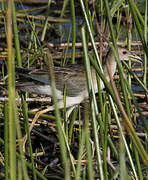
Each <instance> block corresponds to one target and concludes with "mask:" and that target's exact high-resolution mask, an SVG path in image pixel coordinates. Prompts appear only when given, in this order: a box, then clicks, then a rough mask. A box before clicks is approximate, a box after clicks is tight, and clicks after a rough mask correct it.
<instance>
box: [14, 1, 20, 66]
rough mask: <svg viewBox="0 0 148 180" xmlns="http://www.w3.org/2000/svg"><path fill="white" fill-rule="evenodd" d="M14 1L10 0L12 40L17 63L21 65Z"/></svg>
mask: <svg viewBox="0 0 148 180" xmlns="http://www.w3.org/2000/svg"><path fill="white" fill-rule="evenodd" d="M15 12H16V11H15V3H14V0H12V23H13V30H14V31H13V32H14V42H15V48H16V59H17V65H18V66H19V67H21V66H22V59H21V51H20V42H19V35H18V28H17V21H16V13H15Z"/></svg>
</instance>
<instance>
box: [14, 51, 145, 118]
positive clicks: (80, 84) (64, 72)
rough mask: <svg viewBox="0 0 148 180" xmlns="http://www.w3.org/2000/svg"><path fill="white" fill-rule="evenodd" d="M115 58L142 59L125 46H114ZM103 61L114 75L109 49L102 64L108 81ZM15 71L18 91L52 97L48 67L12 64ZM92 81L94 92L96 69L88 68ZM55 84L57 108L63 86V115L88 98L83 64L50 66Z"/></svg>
mask: <svg viewBox="0 0 148 180" xmlns="http://www.w3.org/2000/svg"><path fill="white" fill-rule="evenodd" d="M117 49H118V54H119V59H120V60H121V61H129V60H133V61H136V62H141V61H142V59H141V58H140V57H139V56H137V55H136V54H134V53H131V52H130V51H128V50H127V49H125V48H122V47H118V48H117ZM107 62H108V64H109V67H110V70H111V74H112V76H114V74H115V71H116V67H117V63H116V60H115V57H114V53H113V51H112V50H111V49H110V50H109V52H108V53H107V55H106V58H105V61H104V63H103V72H104V75H105V77H106V79H107V81H110V77H109V74H108V70H107ZM16 73H17V75H18V77H19V79H18V81H17V83H16V87H17V88H18V89H20V90H22V91H25V92H29V93H35V94H40V95H47V96H50V97H52V89H51V80H50V77H49V70H48V68H45V69H26V68H19V67H16ZM91 73H92V80H93V85H94V91H95V93H97V92H98V85H97V79H96V71H95V69H94V68H93V67H91ZM54 74H55V84H56V96H57V100H58V104H59V108H60V109H62V108H64V88H65V87H66V108H67V117H69V115H70V114H71V112H72V111H73V109H74V108H75V107H76V106H77V105H78V104H80V103H81V102H82V101H83V100H85V99H87V98H88V97H89V94H88V88H87V79H86V73H85V67H84V66H83V65H78V64H71V65H66V66H64V67H58V66H55V67H54ZM100 86H101V89H102V90H103V89H104V83H103V81H102V80H101V81H100ZM50 110H51V111H52V110H54V106H51V108H50Z"/></svg>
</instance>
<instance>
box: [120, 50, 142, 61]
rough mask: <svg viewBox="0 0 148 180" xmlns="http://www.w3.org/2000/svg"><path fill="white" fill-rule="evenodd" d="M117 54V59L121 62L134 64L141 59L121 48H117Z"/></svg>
mask: <svg viewBox="0 0 148 180" xmlns="http://www.w3.org/2000/svg"><path fill="white" fill-rule="evenodd" d="M118 53H119V58H120V60H121V61H122V60H123V61H129V60H131V61H134V62H139V63H141V62H142V59H141V57H139V56H137V55H136V54H135V53H132V52H130V51H128V50H126V49H124V48H122V47H118Z"/></svg>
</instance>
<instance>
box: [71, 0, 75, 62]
mask: <svg viewBox="0 0 148 180" xmlns="http://www.w3.org/2000/svg"><path fill="white" fill-rule="evenodd" d="M70 5H71V15H72V64H75V51H76V49H75V43H76V18H75V6H74V0H70Z"/></svg>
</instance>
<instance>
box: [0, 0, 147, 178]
mask: <svg viewBox="0 0 148 180" xmlns="http://www.w3.org/2000/svg"><path fill="white" fill-rule="evenodd" d="M28 2H29V5H28V4H27V3H28ZM30 2H32V4H31V3H30ZM34 2H35V0H33V1H31V0H30V1H27V2H25V0H20V1H17V3H16V2H14V0H7V1H3V0H2V1H0V5H1V6H0V19H1V21H0V42H1V43H0V92H1V94H0V114H1V116H0V179H11V180H15V179H65V180H68V179H75V180H78V179H89V180H91V179H92V180H93V179H101V180H103V179H147V178H148V154H147V152H148V139H147V137H148V103H147V102H148V99H147V97H148V89H147V83H148V81H147V64H148V63H147V56H148V48H147V32H148V27H147V15H148V9H147V7H148V1H147V0H145V1H144V3H143V4H144V7H143V8H144V9H143V11H142V12H141V11H139V9H138V7H139V6H138V4H137V1H136V2H135V1H134V0H127V1H124V0H112V1H108V0H95V1H87V0H77V1H74V0H70V1H67V0H59V1H56V0H47V1H44V4H43V2H42V3H41V4H40V2H39V1H36V3H35V4H33V3H34ZM37 2H38V3H37ZM140 8H141V7H140ZM117 45H120V46H122V47H126V48H127V49H129V50H130V51H134V52H135V53H136V54H137V55H139V56H141V57H142V58H143V63H142V64H137V65H136V66H135V65H133V64H131V63H123V64H121V62H120V61H119V58H118V52H117ZM108 46H110V48H112V49H113V51H114V55H115V57H116V59H117V63H118V72H117V73H116V75H115V76H114V81H112V82H111V83H108V82H106V78H105V76H104V74H103V72H102V64H103V62H104V59H105V57H106V53H107V50H108ZM75 63H76V64H83V65H84V66H85V69H86V75H87V81H88V88H89V92H90V97H89V100H86V101H85V102H83V103H82V104H80V105H78V106H77V107H76V108H75V109H74V110H73V112H72V113H71V115H70V117H69V118H68V119H67V118H66V108H64V109H62V110H59V109H58V103H57V97H56V94H55V93H54V92H55V83H54V72H52V70H53V66H65V65H67V64H75ZM90 64H91V65H92V66H93V67H94V68H95V69H96V77H97V80H98V90H99V92H98V93H97V94H96V95H95V94H94V93H93V92H94V89H93V86H92V83H91V75H90V73H89V72H90ZM15 66H18V67H25V68H32V69H36V68H37V69H44V67H49V75H50V77H51V79H52V91H53V98H52V99H51V98H50V97H47V96H43V95H40V96H39V95H36V94H29V93H22V92H20V91H18V90H17V89H16V85H15V84H16V81H17V75H16V73H15ZM100 78H101V79H102V80H103V82H104V84H105V89H104V90H101V88H100ZM63 94H64V98H65V97H66V87H65V89H64V92H63ZM53 104H54V106H55V111H50V108H47V106H48V107H49V106H51V105H53ZM65 107H66V105H65Z"/></svg>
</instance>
